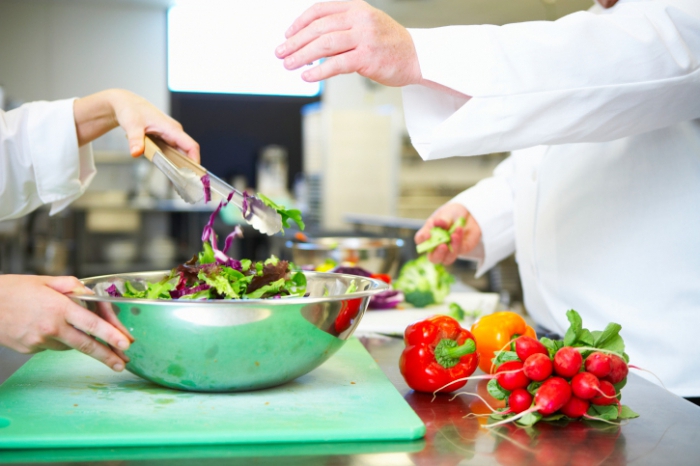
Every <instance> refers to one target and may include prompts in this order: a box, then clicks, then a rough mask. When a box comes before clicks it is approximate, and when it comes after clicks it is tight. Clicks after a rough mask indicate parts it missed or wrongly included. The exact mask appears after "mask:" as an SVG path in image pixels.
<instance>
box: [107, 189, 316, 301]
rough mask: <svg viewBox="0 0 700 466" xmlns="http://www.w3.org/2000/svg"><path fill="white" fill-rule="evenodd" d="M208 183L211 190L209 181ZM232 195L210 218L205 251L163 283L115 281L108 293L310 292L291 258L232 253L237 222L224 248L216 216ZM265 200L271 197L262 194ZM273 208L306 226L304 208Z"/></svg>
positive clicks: (219, 295)
mask: <svg viewBox="0 0 700 466" xmlns="http://www.w3.org/2000/svg"><path fill="white" fill-rule="evenodd" d="M203 181H204V180H203ZM204 185H205V192H206V191H207V183H206V182H205V183H204ZM232 194H233V193H232ZM232 194H230V195H229V197H228V199H227V200H225V201H222V202H221V203H219V206H218V207H217V208H216V210H214V212H213V213H212V214H211V216H210V217H209V221H208V222H207V224H206V225H205V226H204V229H203V231H202V243H203V244H202V251H201V252H199V253H198V254H195V255H194V256H193V257H192V259H190V260H189V261H187V262H185V263H184V264H181V265H178V266H177V267H175V268H174V269H172V270H171V271H170V273H169V274H168V275H167V276H165V277H164V278H163V279H162V280H160V281H159V282H156V283H146V282H142V281H133V282H128V281H127V282H124V283H123V286H121V284H119V285H118V284H116V283H113V284H112V285H110V286H109V287H108V288H107V289H106V290H105V291H106V292H107V293H108V294H109V295H110V296H113V297H124V298H141V299H260V298H283V297H292V296H298V297H302V296H304V295H305V294H306V276H305V275H304V274H303V272H300V271H293V270H292V269H293V266H292V264H290V263H289V262H287V261H283V260H280V259H278V258H277V257H275V256H272V257H270V258H269V259H267V260H264V261H258V262H254V261H251V260H249V259H241V260H237V259H234V258H232V257H229V256H228V254H227V253H228V251H229V249H230V248H231V245H232V244H233V241H234V240H235V239H236V238H240V237H242V236H243V232H242V231H241V229H240V227H238V226H236V228H235V229H234V230H233V231H232V232H231V233H230V234H229V235H228V236H227V237H226V239H225V241H224V248H223V249H219V245H218V237H217V235H216V232H215V231H214V220H215V219H216V216H217V215H218V213H219V212H220V211H221V209H222V207H224V206H225V205H226V204H228V202H229V201H230V200H231V197H232ZM260 198H261V199H263V200H264V199H267V198H265V197H264V196H262V195H260ZM270 202H271V201H270ZM268 205H269V204H268ZM275 205H276V204H275ZM271 207H272V206H271ZM273 208H275V209H276V210H278V212H280V210H282V211H283V212H285V214H282V212H280V215H282V223H283V224H284V225H285V226H287V227H288V226H289V225H288V224H287V223H286V219H285V215H286V218H291V219H292V220H294V221H295V222H297V224H299V226H300V227H301V228H302V229H303V228H304V223H303V222H302V221H301V213H300V212H299V211H298V210H289V211H287V210H285V209H283V208H280V209H277V208H276V207H273Z"/></svg>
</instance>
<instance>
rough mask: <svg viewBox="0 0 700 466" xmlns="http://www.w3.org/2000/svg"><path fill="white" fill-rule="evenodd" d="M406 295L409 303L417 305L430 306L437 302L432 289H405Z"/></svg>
mask: <svg viewBox="0 0 700 466" xmlns="http://www.w3.org/2000/svg"><path fill="white" fill-rule="evenodd" d="M404 297H405V299H406V302H407V303H411V304H413V305H414V306H415V307H425V306H430V305H431V304H434V303H435V295H434V294H433V292H432V291H409V292H408V293H407V292H405V291H404Z"/></svg>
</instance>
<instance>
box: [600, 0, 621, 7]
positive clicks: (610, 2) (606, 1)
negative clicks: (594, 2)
mask: <svg viewBox="0 0 700 466" xmlns="http://www.w3.org/2000/svg"><path fill="white" fill-rule="evenodd" d="M598 3H600V6H602V7H603V8H612V7H614V6H615V4H616V3H617V0H598Z"/></svg>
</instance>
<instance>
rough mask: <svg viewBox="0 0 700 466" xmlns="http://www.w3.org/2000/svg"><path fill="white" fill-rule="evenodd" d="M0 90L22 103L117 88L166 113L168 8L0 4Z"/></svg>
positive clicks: (91, 1) (75, 1)
mask: <svg viewBox="0 0 700 466" xmlns="http://www.w3.org/2000/svg"><path fill="white" fill-rule="evenodd" d="M0 85H2V86H3V87H4V88H5V93H6V95H7V96H9V97H12V98H14V99H21V100H23V101H32V100H41V99H46V100H55V99H61V98H68V97H75V96H83V95H86V94H90V93H93V92H97V91H100V90H103V89H107V88H112V87H119V88H124V89H129V90H131V91H133V92H135V93H137V94H140V95H142V96H144V97H145V98H147V99H148V100H150V101H151V102H153V103H154V104H155V105H156V106H157V107H159V108H160V109H162V110H164V111H166V112H167V111H168V110H169V97H168V89H167V81H166V4H165V3H162V4H159V3H158V2H126V1H121V2H116V1H103V0H0Z"/></svg>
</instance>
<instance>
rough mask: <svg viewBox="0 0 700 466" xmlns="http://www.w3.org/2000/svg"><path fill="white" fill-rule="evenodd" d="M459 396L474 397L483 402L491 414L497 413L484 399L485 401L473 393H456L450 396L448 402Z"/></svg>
mask: <svg viewBox="0 0 700 466" xmlns="http://www.w3.org/2000/svg"><path fill="white" fill-rule="evenodd" d="M459 395H470V396H475V397H477V398H478V399H480V400H481V401H483V402H484V404H485V405H486V406H487V407H488V408H489V409H490V410H491V412H492V413H495V412H497V410H496V409H495V408H494V407H493V406H491V405H490V404H489V402H488V401H486V399H485V398H484V397H483V396H481V395H479V394H478V393H473V392H457V393H455V394H454V395H453V396H452V398H450V401H452V400H454V399H455V398H457V397H458V396H459Z"/></svg>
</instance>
